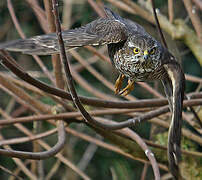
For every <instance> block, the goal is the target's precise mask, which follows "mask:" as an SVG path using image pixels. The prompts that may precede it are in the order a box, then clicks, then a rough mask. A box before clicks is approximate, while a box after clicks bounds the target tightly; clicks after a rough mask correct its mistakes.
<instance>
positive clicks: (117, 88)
mask: <svg viewBox="0 0 202 180" xmlns="http://www.w3.org/2000/svg"><path fill="white" fill-rule="evenodd" d="M124 77H125V76H124V75H123V74H120V75H119V77H118V79H117V80H116V83H115V94H119V92H120V90H121V86H122V83H123V79H124Z"/></svg>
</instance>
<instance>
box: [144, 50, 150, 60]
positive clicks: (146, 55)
mask: <svg viewBox="0 0 202 180" xmlns="http://www.w3.org/2000/svg"><path fill="white" fill-rule="evenodd" d="M148 57H149V53H148V50H145V51H144V54H143V58H144V60H147V59H148Z"/></svg>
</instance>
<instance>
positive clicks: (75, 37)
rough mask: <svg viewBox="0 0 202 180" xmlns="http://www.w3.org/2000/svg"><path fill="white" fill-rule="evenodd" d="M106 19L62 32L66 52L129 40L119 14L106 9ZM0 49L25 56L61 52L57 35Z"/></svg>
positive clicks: (2, 45) (24, 41) (20, 42)
mask: <svg viewBox="0 0 202 180" xmlns="http://www.w3.org/2000/svg"><path fill="white" fill-rule="evenodd" d="M105 11H106V15H107V17H106V18H99V19H97V20H95V21H92V22H91V23H89V24H87V25H85V26H82V27H80V28H77V29H72V30H66V31H63V32H62V36H63V40H64V44H65V48H66V50H69V49H72V48H76V47H81V46H85V45H93V46H97V45H103V44H110V43H118V42H121V41H124V40H126V39H127V27H126V25H125V24H124V23H123V22H121V20H120V19H119V18H121V17H120V16H119V15H118V14H115V13H113V12H112V11H111V10H109V9H105ZM0 49H5V50H8V51H18V52H23V53H25V54H37V55H48V54H56V53H58V52H59V45H58V40H57V36H56V33H52V34H46V35H41V36H34V37H31V38H28V39H20V40H15V41H11V42H8V43H4V44H0Z"/></svg>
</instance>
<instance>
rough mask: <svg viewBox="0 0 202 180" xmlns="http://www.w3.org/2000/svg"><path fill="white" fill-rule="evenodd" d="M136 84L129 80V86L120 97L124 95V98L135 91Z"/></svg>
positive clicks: (122, 91)
mask: <svg viewBox="0 0 202 180" xmlns="http://www.w3.org/2000/svg"><path fill="white" fill-rule="evenodd" d="M134 83H135V81H134V80H133V81H131V80H130V79H129V80H128V85H127V86H126V87H125V88H124V89H122V90H121V92H119V95H121V94H122V95H124V96H126V95H128V94H129V93H130V92H131V91H132V90H133V89H134Z"/></svg>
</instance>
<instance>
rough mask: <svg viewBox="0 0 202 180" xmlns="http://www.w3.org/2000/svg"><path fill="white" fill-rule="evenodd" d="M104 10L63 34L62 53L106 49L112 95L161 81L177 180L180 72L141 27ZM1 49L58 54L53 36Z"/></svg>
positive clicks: (174, 63) (164, 51) (170, 150)
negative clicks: (113, 76)
mask: <svg viewBox="0 0 202 180" xmlns="http://www.w3.org/2000/svg"><path fill="white" fill-rule="evenodd" d="M104 10H105V17H101V18H98V19H96V20H94V21H92V22H90V23H88V24H86V25H83V26H81V27H79V28H75V29H70V30H64V31H62V37H63V41H64V45H65V50H66V51H69V50H71V49H74V48H78V47H82V46H86V45H92V46H99V45H107V47H108V54H109V57H110V60H111V63H112V64H113V66H114V67H115V68H116V69H117V70H118V72H119V76H118V78H117V80H116V82H115V94H119V95H124V96H126V95H128V94H129V93H130V92H131V91H132V90H133V89H134V83H135V82H140V81H154V80H161V81H162V83H163V85H164V88H165V93H166V95H167V97H168V101H169V105H170V110H171V112H172V113H173V115H172V120H171V125H170V129H169V138H168V139H169V140H168V141H169V142H168V159H169V163H170V169H171V173H172V174H173V176H174V177H175V179H178V177H179V175H178V173H179V172H178V164H179V161H180V142H181V124H182V123H181V121H182V120H181V116H182V115H181V114H182V101H183V97H184V94H183V93H184V74H183V71H182V69H181V67H180V66H179V63H178V62H177V60H176V59H175V57H174V56H173V55H172V54H171V53H170V52H169V51H168V50H167V48H165V47H164V46H163V45H162V44H161V43H160V42H158V41H157V40H156V39H155V38H153V37H152V36H151V35H150V34H149V33H147V32H146V31H145V29H144V28H143V27H142V26H141V25H139V24H138V23H136V22H133V21H132V20H129V19H126V18H123V17H121V16H120V15H118V14H117V13H115V12H113V11H112V10H111V9H109V8H107V7H105V8H104ZM0 49H3V50H8V51H16V52H22V53H24V54H32V55H51V54H59V52H60V49H59V44H58V40H57V35H56V33H51V34H45V35H38V36H33V37H31V38H27V39H19V40H14V41H10V42H6V43H2V44H0ZM172 68H174V70H172ZM176 69H177V70H176ZM175 70H176V71H175ZM177 77H179V80H178V79H177ZM124 78H127V79H128V84H127V86H126V87H125V88H123V89H121V88H122V83H123V80H124ZM179 81H182V82H181V83H180V82H179Z"/></svg>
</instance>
